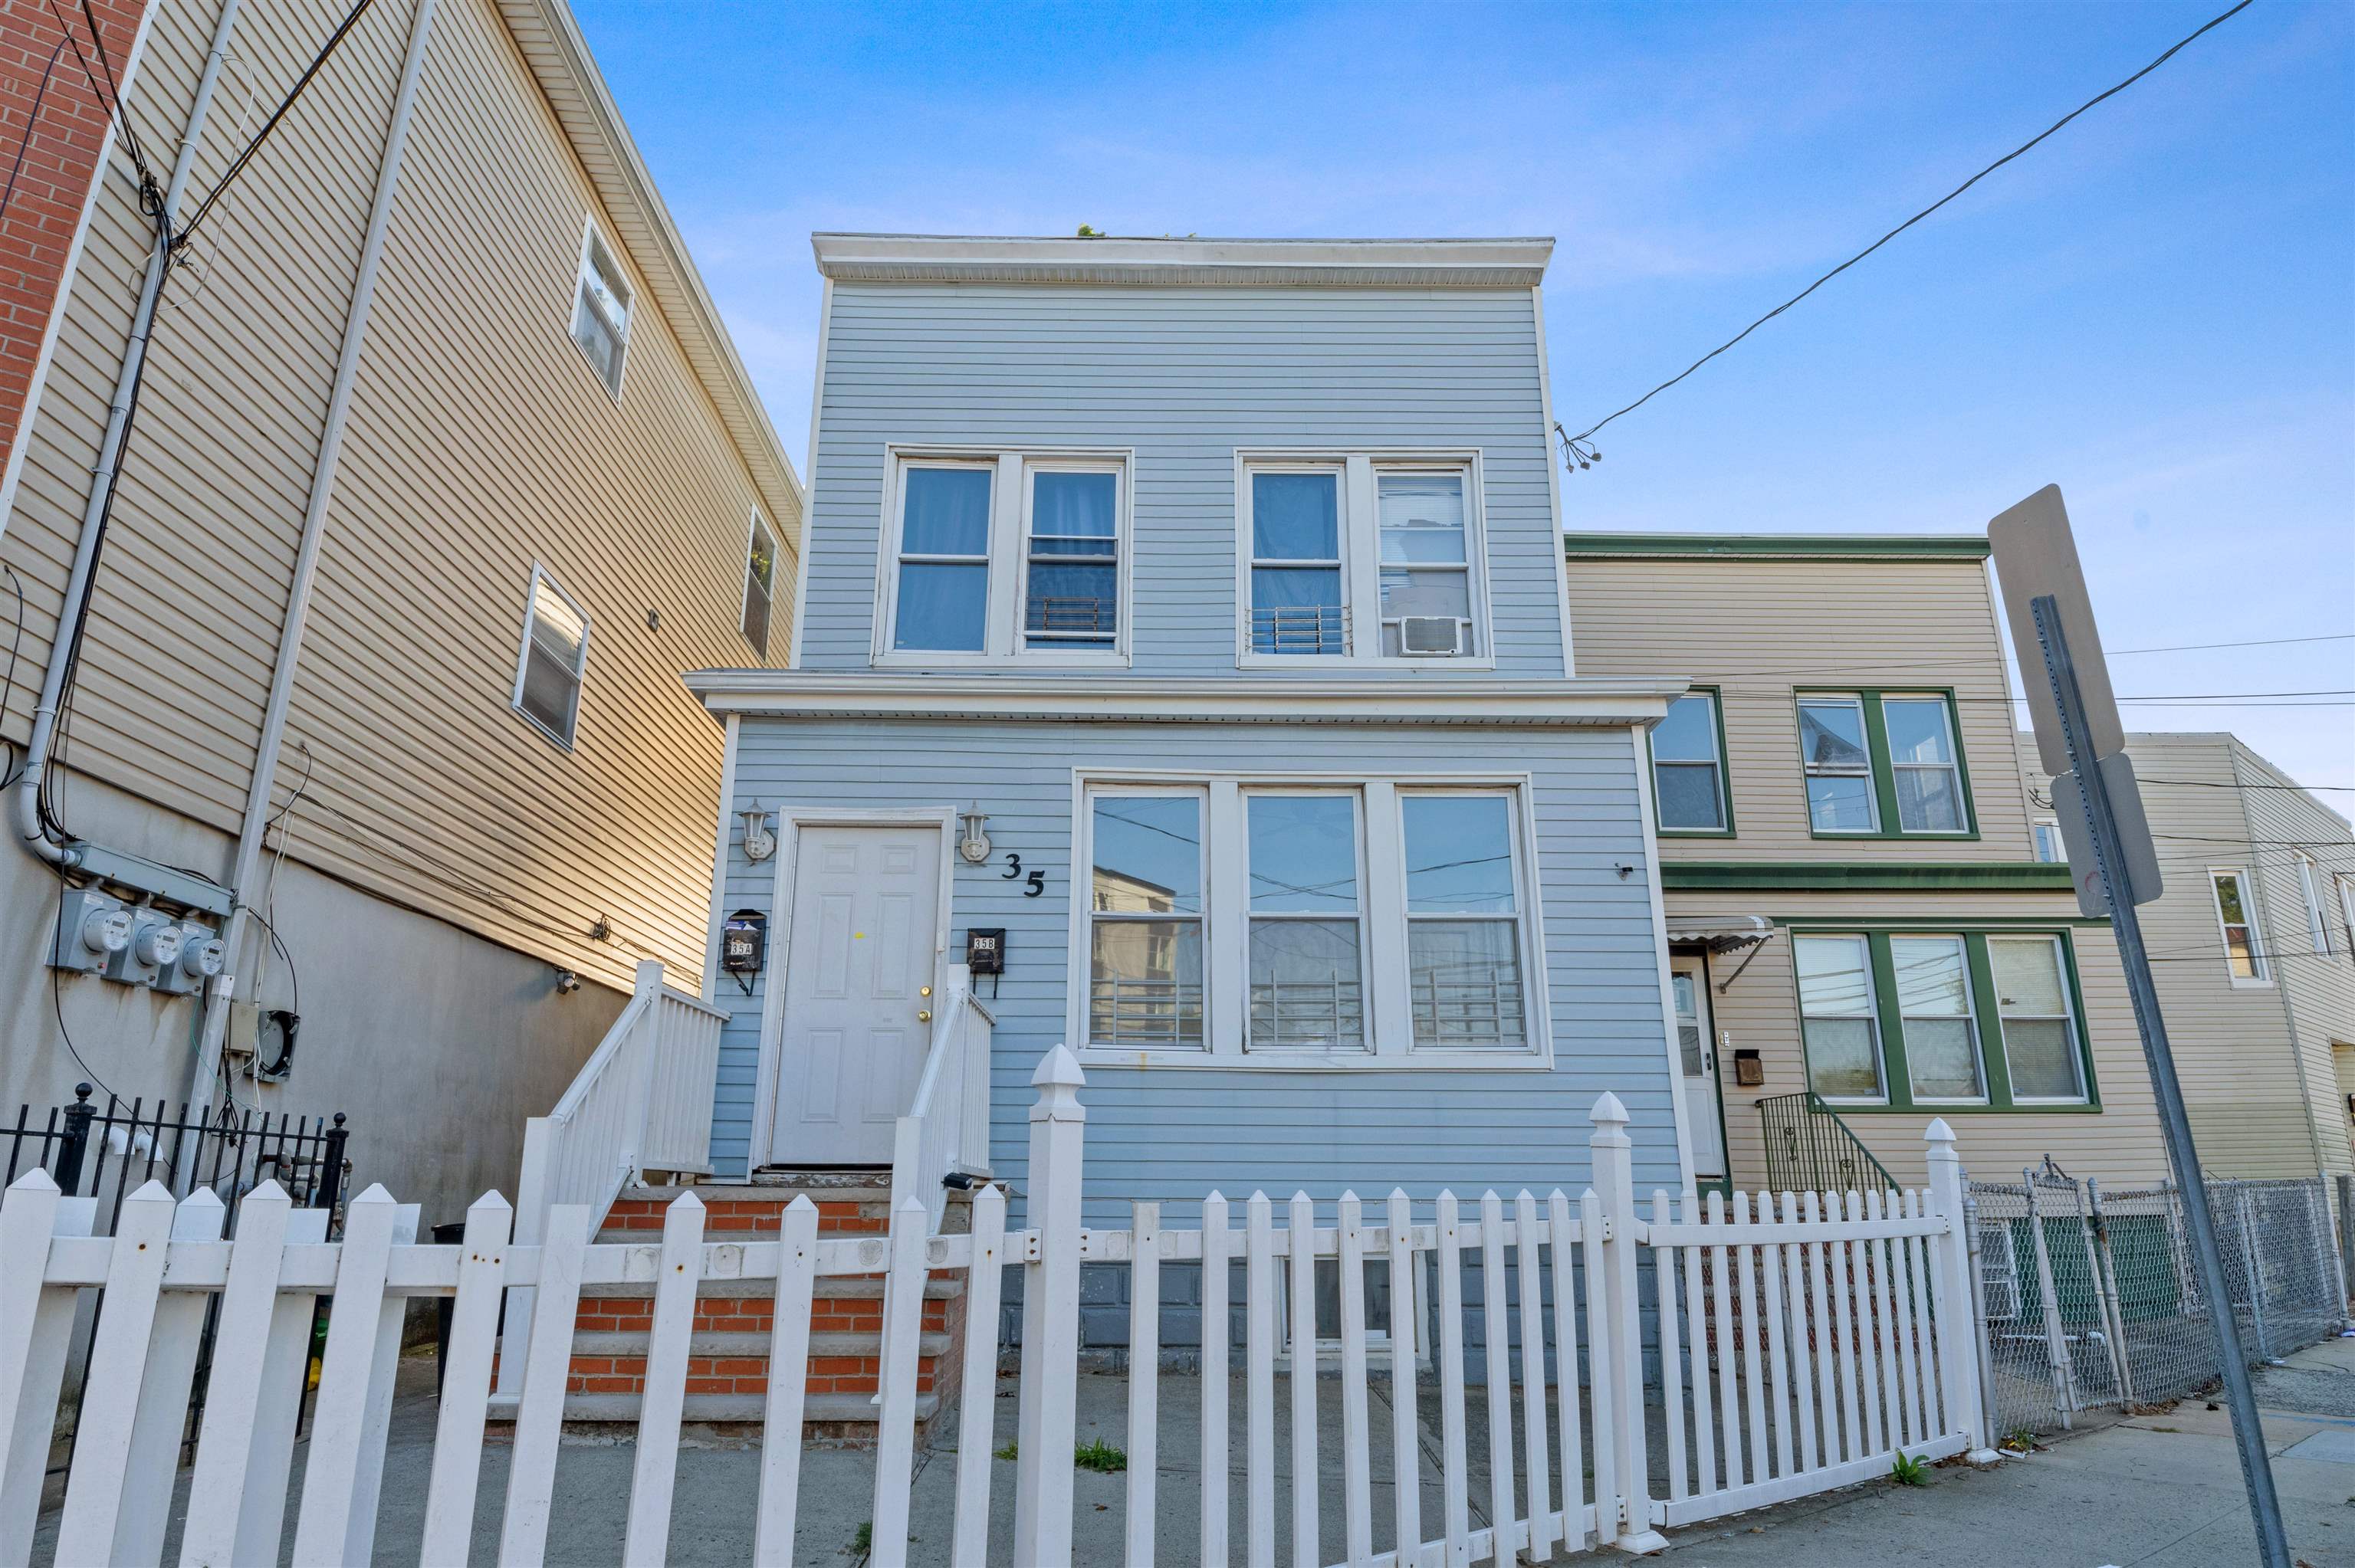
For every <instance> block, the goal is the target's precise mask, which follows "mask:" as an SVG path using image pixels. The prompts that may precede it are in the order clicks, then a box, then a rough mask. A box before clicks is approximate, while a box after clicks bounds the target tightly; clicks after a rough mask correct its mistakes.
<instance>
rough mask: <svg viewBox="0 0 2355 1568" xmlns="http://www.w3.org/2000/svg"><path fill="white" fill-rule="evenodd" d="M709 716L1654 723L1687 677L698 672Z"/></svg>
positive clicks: (694, 676) (691, 687)
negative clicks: (1308, 677)
mask: <svg viewBox="0 0 2355 1568" xmlns="http://www.w3.org/2000/svg"><path fill="white" fill-rule="evenodd" d="M686 680H687V690H688V691H690V692H692V693H694V694H695V695H696V696H697V697H698V698H699V699H700V700H701V701H702V703H703V705H704V706H705V707H707V708H709V710H710V711H711V712H712V713H713V714H714V715H719V716H722V717H724V716H726V715H730V714H745V715H761V716H765V717H771V718H841V717H850V716H861V717H904V718H939V719H978V718H1007V719H1010V718H1027V719H1064V720H1074V721H1082V722H1093V723H1114V724H1156V723H1162V724H1168V723H1176V724H1187V723H1202V722H1210V721H1231V722H1237V723H1250V724H1377V725H1399V724H1412V725H1489V726H1494V725H1609V726H1627V725H1631V724H1647V723H1653V722H1657V720H1658V719H1659V718H1660V717H1661V716H1662V715H1665V714H1666V713H1667V712H1668V704H1669V703H1670V702H1672V701H1674V700H1675V699H1676V698H1678V697H1680V696H1682V695H1684V694H1685V692H1686V690H1687V689H1688V685H1689V683H1687V682H1686V681H1684V680H1681V679H1677V680H1663V679H1656V678H1649V677H1646V678H1640V679H1638V678H1625V679H1622V678H1615V677H1598V678H1594V679H1581V680H1540V681H1528V680H1481V681H1448V682H1446V683H1440V682H1437V681H1430V682H1418V683H1399V682H1395V681H1325V680H1299V681H1294V680H1279V679H1270V678H1267V677H1265V676H1260V677H1253V678H1247V679H1237V678H1232V677H1229V678H1221V679H1214V680H1168V679H1160V678H1154V677H1141V678H1139V677H1124V678H1121V679H1119V680H1104V679H1103V678H1101V677H1093V676H1085V675H1081V676H1066V677H1048V676H999V675H952V674H926V675H892V674H878V673H867V672H863V671H845V672H841V673H811V672H808V671H802V670H699V671H697V672H695V673H691V674H689V675H687V677H686Z"/></svg>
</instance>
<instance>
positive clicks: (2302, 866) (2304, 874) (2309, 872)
mask: <svg viewBox="0 0 2355 1568" xmlns="http://www.w3.org/2000/svg"><path fill="white" fill-rule="evenodd" d="M2297 886H2298V891H2299V892H2300V893H2302V894H2304V895H2306V934H2307V939H2308V940H2309V941H2311V942H2312V943H2313V944H2314V956H2315V957H2316V958H2318V959H2328V958H2331V957H2333V956H2334V955H2333V953H2332V950H2331V946H2330V916H2328V914H2326V913H2325V912H2324V906H2323V902H2322V868H2321V867H2320V866H2318V865H2317V864H2315V863H2314V857H2313V856H2312V855H2310V854H2307V853H2306V852H2305V851H2304V850H2300V851H2298V852H2297Z"/></svg>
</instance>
